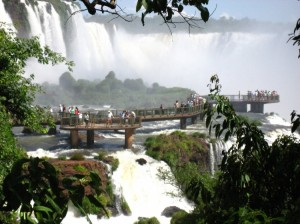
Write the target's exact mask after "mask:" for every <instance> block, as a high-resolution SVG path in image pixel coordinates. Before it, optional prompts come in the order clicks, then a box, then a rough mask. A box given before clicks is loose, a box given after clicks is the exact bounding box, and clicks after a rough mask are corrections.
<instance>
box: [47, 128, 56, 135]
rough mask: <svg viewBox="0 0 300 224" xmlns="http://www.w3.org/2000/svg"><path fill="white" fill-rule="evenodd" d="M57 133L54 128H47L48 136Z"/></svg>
mask: <svg viewBox="0 0 300 224" xmlns="http://www.w3.org/2000/svg"><path fill="white" fill-rule="evenodd" d="M56 133H57V131H56V127H54V128H49V130H48V135H56Z"/></svg>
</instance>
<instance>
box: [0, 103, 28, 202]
mask: <svg viewBox="0 0 300 224" xmlns="http://www.w3.org/2000/svg"><path fill="white" fill-rule="evenodd" d="M8 121H9V115H8V114H7V113H6V109H5V107H4V106H3V105H2V104H0V123H1V125H0V152H1V153H0V183H1V184H0V192H1V193H0V198H2V183H3V179H4V177H5V176H6V175H7V174H8V172H9V170H10V169H11V167H12V165H13V163H14V162H15V161H17V160H18V159H21V158H23V157H26V152H25V151H24V150H23V149H21V148H20V147H18V146H17V142H16V139H15V137H14V135H13V133H12V125H11V124H10V123H9V122H8Z"/></svg>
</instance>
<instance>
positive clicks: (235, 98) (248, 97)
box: [203, 94, 280, 103]
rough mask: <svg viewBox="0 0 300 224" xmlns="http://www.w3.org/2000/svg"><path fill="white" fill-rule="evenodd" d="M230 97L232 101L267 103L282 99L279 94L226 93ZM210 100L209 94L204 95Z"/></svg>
mask: <svg viewBox="0 0 300 224" xmlns="http://www.w3.org/2000/svg"><path fill="white" fill-rule="evenodd" d="M224 96H225V97H227V98H228V99H229V101H230V102H239V101H248V102H249V101H250V102H251V101H253V102H265V103H277V102H279V100H280V97H279V95H255V94H249V95H224ZM203 97H204V98H205V99H207V100H208V102H210V101H212V100H211V98H210V97H209V96H203Z"/></svg>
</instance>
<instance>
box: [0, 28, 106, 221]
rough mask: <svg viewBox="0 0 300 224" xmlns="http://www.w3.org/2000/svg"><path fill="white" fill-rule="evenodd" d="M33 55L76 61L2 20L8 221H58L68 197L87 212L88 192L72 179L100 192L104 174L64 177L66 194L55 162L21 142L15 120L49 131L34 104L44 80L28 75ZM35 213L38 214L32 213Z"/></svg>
mask: <svg viewBox="0 0 300 224" xmlns="http://www.w3.org/2000/svg"><path fill="white" fill-rule="evenodd" d="M29 58H36V59H37V60H38V61H39V62H40V63H41V64H48V63H52V64H53V65H55V64H57V63H65V64H66V65H67V66H69V69H71V67H70V66H72V63H71V62H68V61H66V59H65V58H64V57H62V56H61V55H59V54H57V53H55V52H53V51H52V50H50V49H49V48H48V47H41V45H40V43H39V39H38V38H36V37H34V38H29V39H27V38H25V39H24V38H18V37H16V36H15V34H14V33H13V32H12V31H11V30H10V29H9V27H7V26H6V25H5V24H2V23H0V65H1V66H0V122H1V127H0V151H1V153H0V186H1V188H0V220H1V223H10V224H11V223H17V222H21V223H57V224H58V223H61V220H62V219H63V218H64V217H65V215H66V213H67V210H68V203H69V200H71V201H72V202H73V204H74V205H75V206H76V207H77V208H79V209H80V211H81V212H82V213H83V214H86V213H85V212H84V209H83V208H82V201H83V200H84V198H86V196H85V194H84V191H83V186H82V185H77V186H74V184H73V183H74V182H82V181H83V180H84V181H85V183H89V184H90V185H91V186H93V187H94V190H95V191H96V192H99V193H100V191H101V189H99V187H100V184H99V183H101V179H100V177H99V176H98V174H96V173H94V172H91V173H90V174H89V176H88V177H87V176H86V175H77V176H74V177H72V178H66V179H63V184H64V187H65V189H68V194H69V197H65V196H64V194H63V192H62V189H61V188H60V186H59V181H58V175H57V171H56V170H55V168H54V167H53V166H52V165H51V164H50V163H49V162H47V161H46V160H44V159H39V158H27V155H26V152H25V151H24V150H23V149H22V148H20V147H19V146H18V144H17V142H16V140H15V137H14V135H13V132H12V122H13V121H14V120H18V121H20V122H21V123H23V124H24V125H26V126H27V127H29V128H30V129H32V130H34V131H37V132H46V131H47V129H46V128H45V127H43V126H42V125H41V121H44V120H45V116H44V115H45V113H44V111H43V110H42V109H40V108H39V107H35V106H33V101H34V98H35V94H36V93H37V92H38V91H40V86H39V85H37V84H34V83H33V78H34V76H33V75H31V76H30V77H29V78H25V77H24V68H25V66H26V62H27V60H28V59H29ZM87 199H88V200H89V201H90V203H92V204H95V205H96V206H97V207H99V208H101V206H102V204H101V202H100V201H99V200H98V199H97V198H95V197H94V196H93V195H91V196H89V197H88V198H87ZM18 209H20V210H19V211H18ZM17 211H18V213H17ZM33 214H34V215H35V218H36V219H33V218H32V215H33ZM17 216H19V221H17Z"/></svg>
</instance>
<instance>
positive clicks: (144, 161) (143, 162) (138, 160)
mask: <svg viewBox="0 0 300 224" xmlns="http://www.w3.org/2000/svg"><path fill="white" fill-rule="evenodd" d="M136 162H137V163H138V164H140V165H141V166H143V165H145V164H146V163H147V160H145V159H143V158H140V159H137V160H136Z"/></svg>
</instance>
